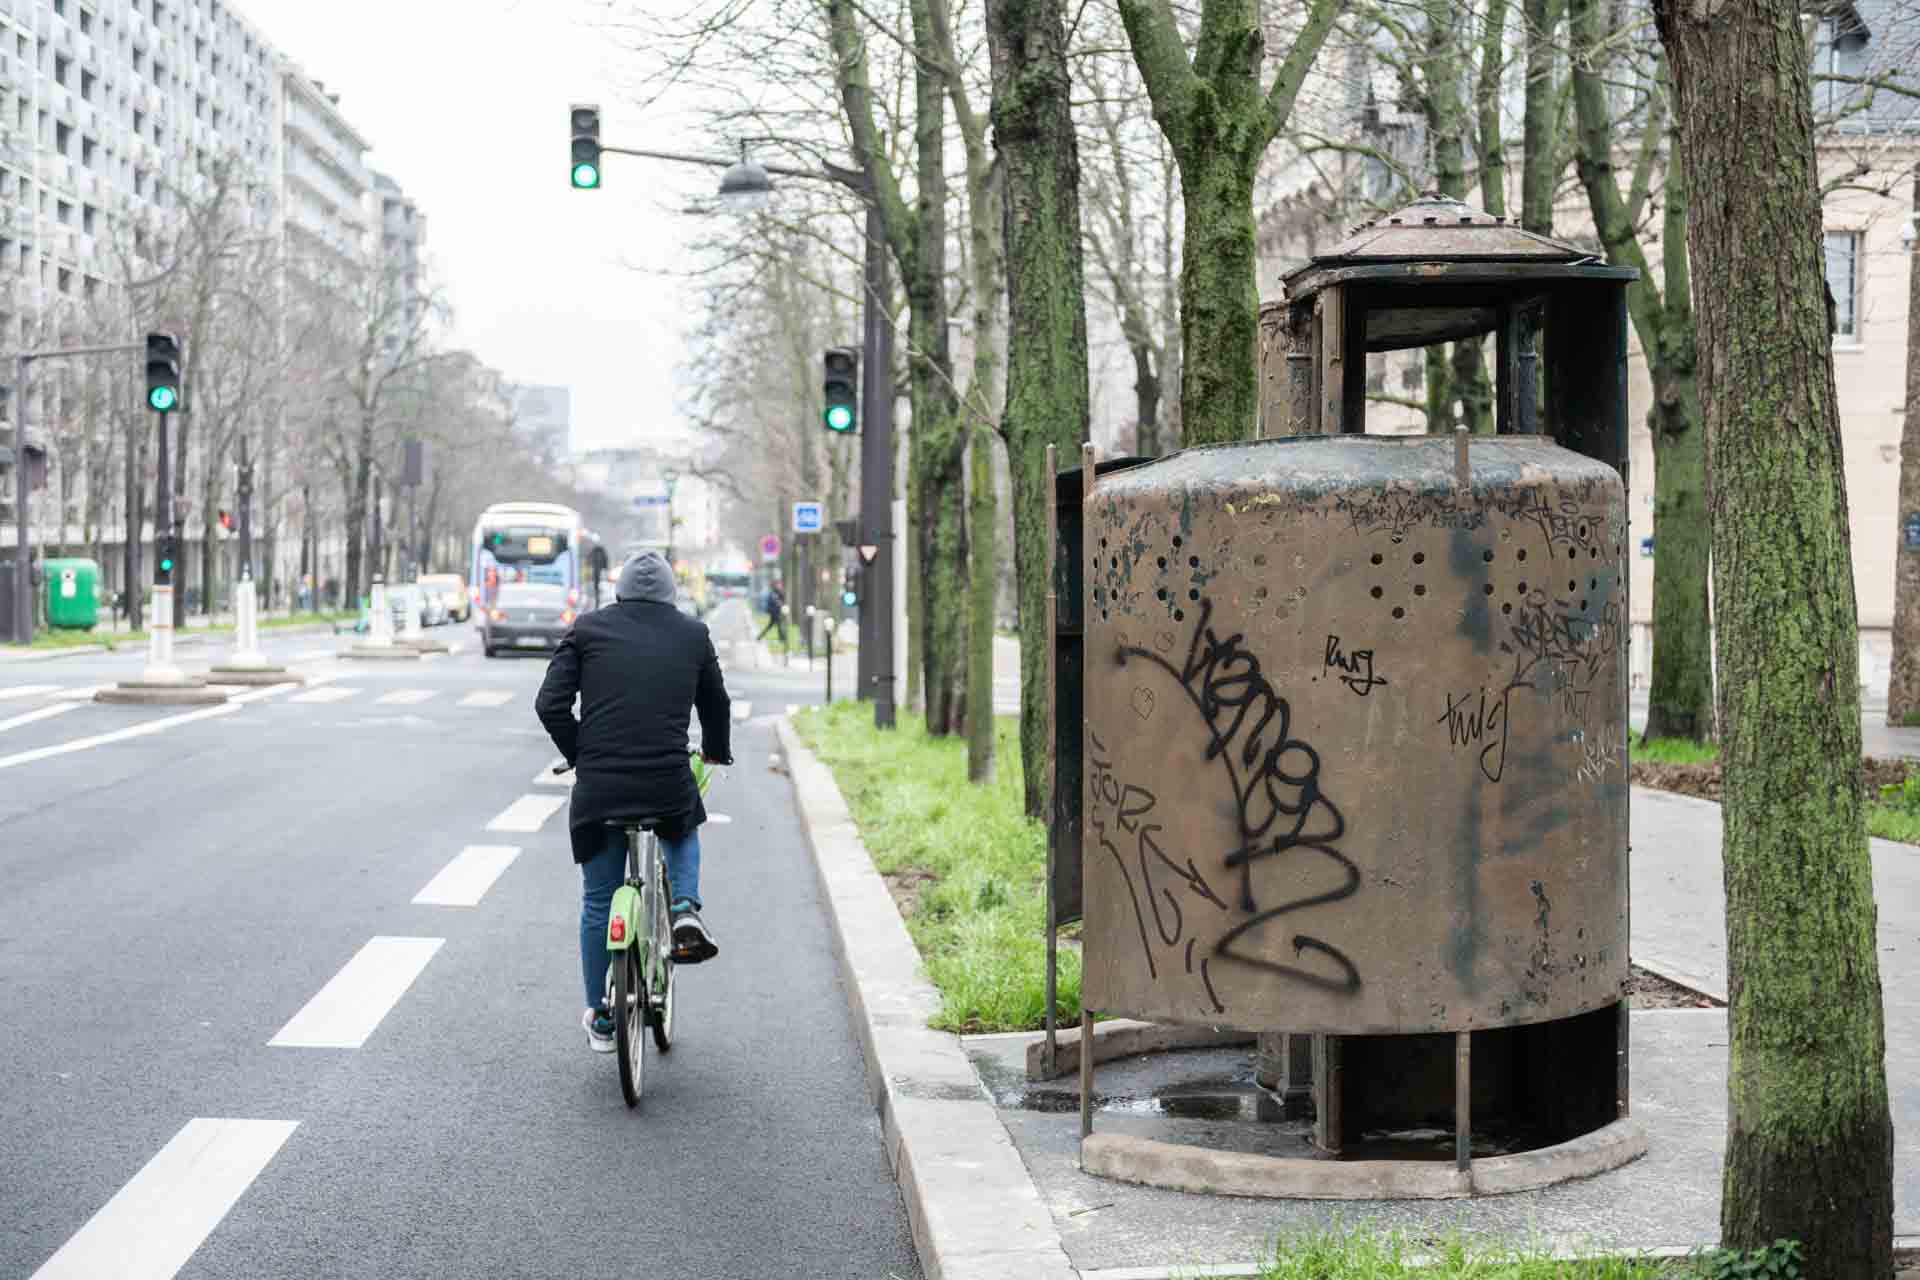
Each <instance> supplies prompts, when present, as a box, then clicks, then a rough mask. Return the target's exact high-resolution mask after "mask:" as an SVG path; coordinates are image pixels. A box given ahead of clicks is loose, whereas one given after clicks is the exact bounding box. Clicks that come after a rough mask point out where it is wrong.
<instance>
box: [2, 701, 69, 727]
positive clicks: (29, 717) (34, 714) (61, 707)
mask: <svg viewBox="0 0 1920 1280" xmlns="http://www.w3.org/2000/svg"><path fill="white" fill-rule="evenodd" d="M80 705H81V704H80V703H78V702H56V703H54V704H53V705H52V706H50V707H40V708H38V709H37V710H34V711H28V712H26V713H24V714H22V715H17V716H14V717H12V718H11V719H8V720H0V729H17V728H19V727H20V726H21V725H23V724H32V723H33V722H34V721H36V720H45V719H47V718H48V717H49V716H57V715H60V714H61V713H62V712H66V711H72V710H74V709H75V708H76V707H78V706H80Z"/></svg>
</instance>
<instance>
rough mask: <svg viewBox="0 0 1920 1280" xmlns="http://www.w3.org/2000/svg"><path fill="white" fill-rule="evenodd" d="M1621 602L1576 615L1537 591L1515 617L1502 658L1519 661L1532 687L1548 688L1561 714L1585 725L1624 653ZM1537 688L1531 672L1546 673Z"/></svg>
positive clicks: (1565, 603) (1522, 675) (1521, 674)
mask: <svg viewBox="0 0 1920 1280" xmlns="http://www.w3.org/2000/svg"><path fill="white" fill-rule="evenodd" d="M1621 633H1622V615H1621V610H1620V602H1619V601H1618V600H1617V599H1614V600H1608V601H1607V602H1606V603H1605V604H1603V605H1602V606H1601V608H1600V609H1599V611H1598V612H1597V613H1594V614H1592V616H1589V613H1588V611H1586V610H1583V609H1574V608H1573V607H1571V606H1570V605H1569V604H1568V603H1567V602H1565V601H1559V602H1556V603H1553V604H1549V602H1548V601H1547V598H1546V596H1545V595H1544V594H1543V593H1541V592H1539V591H1535V592H1534V593H1533V594H1532V595H1530V596H1528V597H1527V599H1526V601H1525V602H1524V603H1522V604H1521V606H1520V607H1519V609H1517V610H1516V611H1515V613H1514V618H1513V628H1512V631H1511V634H1510V643H1505V644H1502V645H1501V649H1502V651H1503V652H1507V653H1512V654H1514V655H1516V657H1517V658H1518V659H1519V660H1520V663H1521V665H1520V667H1519V671H1520V675H1519V676H1517V677H1516V678H1525V679H1526V680H1527V682H1528V684H1529V686H1530V687H1538V684H1539V683H1544V684H1545V685H1546V688H1545V690H1544V692H1545V693H1547V694H1548V695H1549V696H1552V695H1556V694H1557V695H1558V696H1559V698H1560V703H1561V710H1562V712H1563V713H1564V714H1565V715H1567V716H1569V717H1570V718H1572V719H1575V720H1585V719H1586V718H1587V713H1588V711H1589V710H1590V709H1591V706H1592V702H1593V695H1594V692H1595V690H1596V687H1597V686H1598V684H1599V682H1600V677H1601V675H1602V673H1603V672H1604V670H1605V668H1606V665H1607V664H1608V662H1610V661H1612V660H1613V658H1614V657H1615V655H1616V654H1617V653H1618V652H1619V649H1620V639H1621ZM1543 666H1544V668H1545V670H1544V671H1543V672H1542V673H1541V676H1540V677H1539V680H1538V681H1537V682H1536V679H1535V677H1534V676H1533V672H1534V670H1535V668H1538V667H1543Z"/></svg>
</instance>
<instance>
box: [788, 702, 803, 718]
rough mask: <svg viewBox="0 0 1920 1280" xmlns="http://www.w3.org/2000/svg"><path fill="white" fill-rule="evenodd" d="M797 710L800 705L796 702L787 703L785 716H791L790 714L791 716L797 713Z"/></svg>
mask: <svg viewBox="0 0 1920 1280" xmlns="http://www.w3.org/2000/svg"><path fill="white" fill-rule="evenodd" d="M799 709H800V704H799V703H797V702H789V703H788V704H787V714H788V715H792V714H793V713H794V712H796V711H798V710H799Z"/></svg>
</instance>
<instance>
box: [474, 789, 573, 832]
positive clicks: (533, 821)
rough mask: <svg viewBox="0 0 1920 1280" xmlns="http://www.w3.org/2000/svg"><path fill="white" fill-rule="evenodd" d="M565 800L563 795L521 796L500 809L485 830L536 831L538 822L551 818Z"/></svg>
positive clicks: (538, 827)
mask: <svg viewBox="0 0 1920 1280" xmlns="http://www.w3.org/2000/svg"><path fill="white" fill-rule="evenodd" d="M566 802H567V798H566V797H565V796H521V797H520V798H519V799H518V800H515V801H514V802H513V803H512V804H510V805H508V806H507V807H506V808H505V809H503V810H501V812H500V813H499V815H498V816H496V817H495V818H494V820H493V821H492V822H489V823H488V824H487V830H489V831H514V832H519V833H522V834H525V833H527V832H532V831H538V830H539V829H540V824H541V823H543V822H545V821H546V820H547V819H548V818H551V817H552V816H553V815H554V813H555V812H556V811H557V810H558V809H559V808H560V806H562V805H564V804H565V803H566Z"/></svg>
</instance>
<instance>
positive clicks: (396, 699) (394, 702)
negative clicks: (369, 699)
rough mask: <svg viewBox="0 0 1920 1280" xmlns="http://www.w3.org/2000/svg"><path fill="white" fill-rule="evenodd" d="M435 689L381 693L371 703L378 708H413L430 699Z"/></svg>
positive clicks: (398, 690)
mask: <svg viewBox="0 0 1920 1280" xmlns="http://www.w3.org/2000/svg"><path fill="white" fill-rule="evenodd" d="M437 692H438V690H436V689H395V690H394V691H393V692H392V693H383V694H381V695H380V696H379V697H377V698H375V699H374V700H373V701H374V703H375V705H378V706H388V707H415V706H419V705H420V704H421V703H423V702H425V701H426V700H427V699H428V698H431V697H432V696H433V695H434V694H435V693H437Z"/></svg>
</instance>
